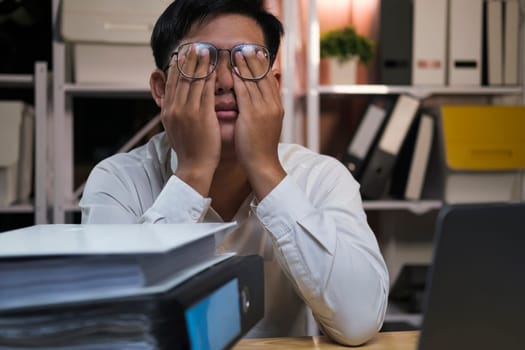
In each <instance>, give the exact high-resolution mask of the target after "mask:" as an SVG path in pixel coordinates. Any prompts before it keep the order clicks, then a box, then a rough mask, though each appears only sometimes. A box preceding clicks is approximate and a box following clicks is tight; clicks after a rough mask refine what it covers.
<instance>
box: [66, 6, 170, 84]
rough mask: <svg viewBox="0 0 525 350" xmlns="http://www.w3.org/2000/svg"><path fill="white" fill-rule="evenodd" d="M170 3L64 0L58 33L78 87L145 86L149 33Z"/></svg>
mask: <svg viewBox="0 0 525 350" xmlns="http://www.w3.org/2000/svg"><path fill="white" fill-rule="evenodd" d="M169 3H171V1H170V0H155V1H147V0H111V1H107V0H90V1H85V0H63V1H62V14H61V34H62V37H63V39H64V41H66V42H67V43H69V44H71V45H72V46H73V50H72V53H73V57H72V61H73V76H74V79H75V82H77V83H121V84H131V85H139V86H148V81H149V76H150V74H151V72H152V71H153V69H155V63H154V60H153V55H152V52H151V48H150V47H149V40H150V36H151V31H152V29H153V27H154V25H155V22H156V21H157V19H158V17H159V16H160V15H161V14H162V12H163V11H164V9H165V8H166V7H167V6H168V4H169Z"/></svg>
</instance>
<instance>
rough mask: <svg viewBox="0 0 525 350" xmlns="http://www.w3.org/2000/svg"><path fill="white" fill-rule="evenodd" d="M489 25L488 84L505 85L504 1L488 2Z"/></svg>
mask: <svg viewBox="0 0 525 350" xmlns="http://www.w3.org/2000/svg"><path fill="white" fill-rule="evenodd" d="M486 25H487V29H486V30H487V51H488V52H487V60H488V62H486V64H487V68H488V84H489V85H501V84H503V1H502V0H488V1H487V11H486Z"/></svg>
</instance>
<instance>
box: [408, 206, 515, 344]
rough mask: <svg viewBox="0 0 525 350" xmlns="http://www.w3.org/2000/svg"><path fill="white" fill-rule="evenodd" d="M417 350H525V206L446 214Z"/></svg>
mask: <svg viewBox="0 0 525 350" xmlns="http://www.w3.org/2000/svg"><path fill="white" fill-rule="evenodd" d="M423 312H424V316H423V324H422V329H421V336H420V340H419V348H418V349H419V350H434V349H436V350H437V349H440V350H442V349H447V350H454V349H458V350H459V349H461V350H464V349H476V350H483V349H524V348H525V203H509V204H468V205H454V206H445V207H443V209H442V210H441V212H440V214H439V216H438V222H437V226H436V235H435V241H434V257H433V263H432V266H431V269H430V272H429V276H428V282H427V292H426V296H425V302H424V310H423Z"/></svg>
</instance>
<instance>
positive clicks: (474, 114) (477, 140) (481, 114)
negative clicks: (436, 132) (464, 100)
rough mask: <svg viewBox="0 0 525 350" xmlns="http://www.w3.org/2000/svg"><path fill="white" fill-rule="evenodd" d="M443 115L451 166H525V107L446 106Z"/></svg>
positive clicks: (468, 168)
mask: <svg viewBox="0 0 525 350" xmlns="http://www.w3.org/2000/svg"><path fill="white" fill-rule="evenodd" d="M441 115H442V127H443V139H444V143H445V154H446V160H447V165H448V167H449V168H450V169H454V170H512V169H523V168H525V106H468V105H464V106H451V105H444V106H442V107H441Z"/></svg>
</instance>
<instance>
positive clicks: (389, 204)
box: [363, 200, 443, 214]
mask: <svg viewBox="0 0 525 350" xmlns="http://www.w3.org/2000/svg"><path fill="white" fill-rule="evenodd" d="M363 206H364V208H365V209H366V210H408V211H410V212H412V213H414V214H424V213H427V212H429V211H431V210H437V209H440V208H441V207H442V206H443V202H442V201H440V200H420V201H408V200H369V201H366V200H365V201H363Z"/></svg>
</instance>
